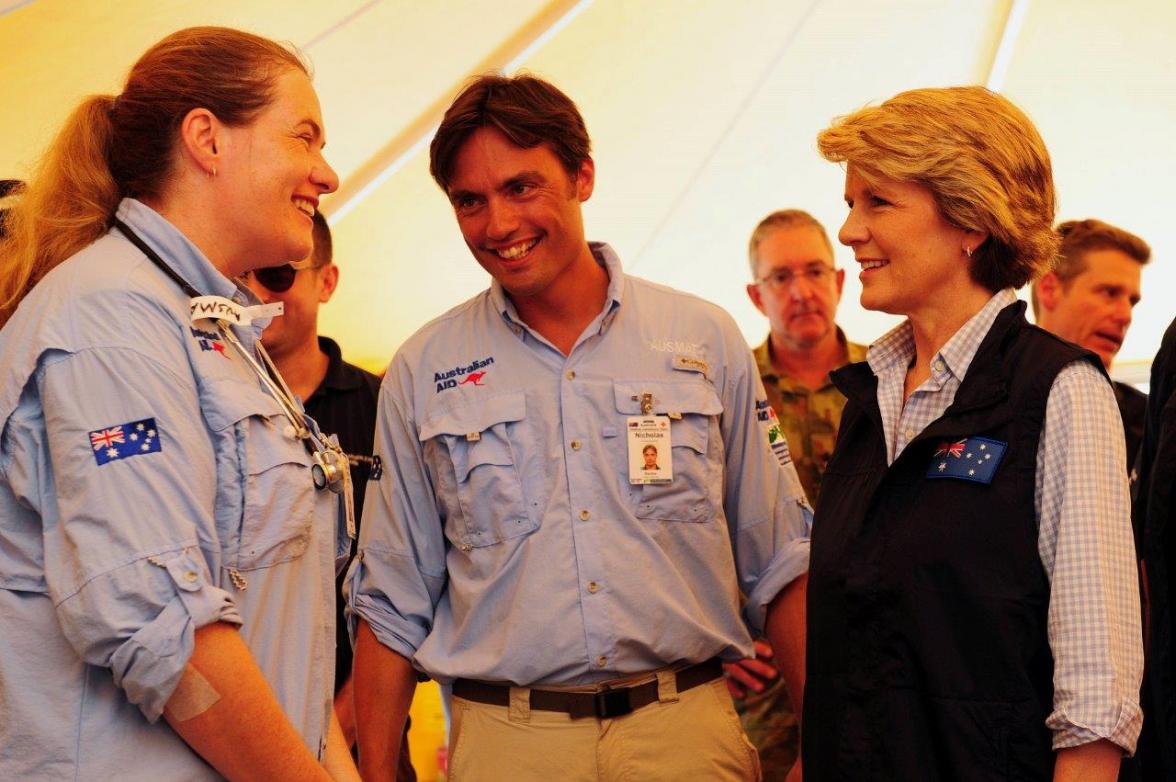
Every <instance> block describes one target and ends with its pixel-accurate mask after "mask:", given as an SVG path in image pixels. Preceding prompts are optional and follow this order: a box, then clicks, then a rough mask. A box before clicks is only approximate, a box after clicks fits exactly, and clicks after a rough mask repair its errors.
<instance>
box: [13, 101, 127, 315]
mask: <svg viewBox="0 0 1176 782" xmlns="http://www.w3.org/2000/svg"><path fill="white" fill-rule="evenodd" d="M113 102H114V98H112V97H111V96H109V95H95V96H91V97H89V98H87V99H86V100H85V101H83V102H82V104H81V105H80V106H78V107H77V108H76V109H75V110H74V112H73V114H71V115H70V117H69V119H68V120H67V121H66V123H65V127H64V128H62V130H61V131H60V132H59V133H58V135H57V138H55V139H54V140H53V143H52V144H51V145H50V146H49V149H48V150H47V151H46V153H45V156H44V157H43V158H42V160H41V162H40V165H39V166H38V167H37V169H36V171H35V172H34V174H33V176H32V178H31V179H30V181H29V183H28V185H27V186H26V188H25V189H24V192H23V193H22V194H21V195H20V196H19V197H18V199H17V201H16V204H15V206H13V207H12V209H11V211H10V212H9V213H8V215H7V218H6V222H5V229H6V233H7V235H6V237H5V238H4V240H3V242H2V243H0V326H2V325H4V324H5V323H7V322H8V318H9V317H11V316H12V313H13V312H14V311H15V310H16V307H17V305H18V304H20V301H21V299H23V298H24V296H25V294H27V293H28V292H29V291H30V290H31V289H32V287H33V286H34V285H36V284H37V282H38V281H39V280H40V279H41V278H42V277H44V276H45V275H46V274H48V273H49V271H50V270H51V269H52V268H53V267H54V266H56V265H57V264H59V263H61V262H62V261H64V260H65V259H66V258H68V257H70V256H71V255H73V254H74V253H76V252H78V251H79V250H81V249H82V248H83V247H85V246H86V245H88V244H90V243H91V242H93V241H94V240H95V239H97V238H98V237H99V236H101V235H102V234H103V233H104V232H105V231H106V230H107V228H108V226H109V222H110V218H111V216H112V215H113V214H114V210H115V209H116V208H117V206H118V202H119V188H118V185H117V184H116V183H115V181H114V177H113V176H112V175H111V173H110V163H109V154H108V150H109V147H110V140H111V135H112V128H111V122H110V107H111V105H112V104H113Z"/></svg>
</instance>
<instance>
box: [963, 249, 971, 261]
mask: <svg viewBox="0 0 1176 782" xmlns="http://www.w3.org/2000/svg"><path fill="white" fill-rule="evenodd" d="M964 255H966V256H968V257H969V258H971V257H972V248H971V247H965V248H964Z"/></svg>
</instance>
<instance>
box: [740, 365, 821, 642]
mask: <svg viewBox="0 0 1176 782" xmlns="http://www.w3.org/2000/svg"><path fill="white" fill-rule="evenodd" d="M739 348H742V349H739ZM728 349H729V351H730V353H729V356H730V357H729V365H728V370H727V372H728V374H727V378H726V383H725V388H724V400H723V420H722V428H723V441H724V443H725V444H726V449H727V451H726V464H725V465H724V468H725V474H726V485H725V486H724V503H723V504H724V509H725V511H726V515H727V520H728V524H729V525H730V531H731V545H732V548H733V550H734V552H735V565H736V568H737V571H738V575H739V587H740V590H741V591H742V592H743V594H744V595H746V596H747V601H746V602H745V603H744V607H743V613H744V619H745V621H746V623H747V626H748V629H749V630H750V631H751V632H752V634H753V635H754V636H756V637H761V636H762V635H763V632H764V621H765V618H766V613H767V608H768V604H769V603H771V602H772V600H773V599H774V598H775V597H776V595H778V594H779V593H780V591H781V590H783V589H784V587H786V586H788V584H790V583H792V581H794V580H795V579H796V578H797V577H798V576H800V575H802V574H803V573H806V572H808V563H809V533H810V531H811V528H812V519H813V515H812V508H811V507H810V506H809V504H808V500H807V499H806V498H805V495H804V488H803V487H802V486H801V483H800V478H799V477H798V476H797V474H796V467H795V466H794V465H793V464H792V460H791V457H790V456H789V454H788V444H787V443H786V442H785V441H784V435H783V433H782V432H781V431H780V428H779V426H778V425H777V424H776V418H775V413H774V412H773V411H772V408H771V405H769V404H768V398H767V394H765V393H764V388H763V384H762V382H761V381H760V378H759V372H758V370H757V369H756V366H755V359H754V357H753V355H752V353H751V351H750V350H748V349H747V348H746V345H742V344H740V345H738V346H736V345H732V346H729V348H728Z"/></svg>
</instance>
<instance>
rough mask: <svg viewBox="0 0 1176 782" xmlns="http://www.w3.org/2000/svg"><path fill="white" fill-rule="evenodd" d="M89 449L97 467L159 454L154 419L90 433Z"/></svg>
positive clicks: (157, 435) (157, 430) (159, 448)
mask: <svg viewBox="0 0 1176 782" xmlns="http://www.w3.org/2000/svg"><path fill="white" fill-rule="evenodd" d="M90 448H92V449H93V451H94V459H95V461H97V462H98V466H102V465H104V464H110V463H111V462H121V461H122V460H123V459H129V458H131V457H132V456H142V455H144V454H148V453H159V451H160V450H161V447H160V444H159V429H158V428H157V427H156V426H155V419H154V418H144V419H143V420H142V421H130V422H128V423H125V424H118V425H117V426H108V427H106V428H105V429H99V430H97V431H94V432H90Z"/></svg>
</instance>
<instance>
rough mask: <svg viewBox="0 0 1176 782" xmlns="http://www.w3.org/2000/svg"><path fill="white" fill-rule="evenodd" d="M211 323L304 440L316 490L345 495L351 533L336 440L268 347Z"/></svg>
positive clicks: (347, 479)
mask: <svg viewBox="0 0 1176 782" xmlns="http://www.w3.org/2000/svg"><path fill="white" fill-rule="evenodd" d="M114 226H115V227H116V228H118V230H119V231H120V232H121V233H122V235H123V236H125V237H126V238H127V240H128V241H130V243H131V244H133V245H135V247H137V248H139V250H140V251H141V252H142V253H143V254H144V255H146V256H147V257H148V258H149V259H150V260H151V262H152V263H154V264H155V265H156V266H158V267H159V270H160V271H162V272H163V273H164V274H166V275H167V276H168V277H170V278H171V280H172V281H173V282H175V283H176V284H177V285H179V286H180V288H181V289H182V290H183V291H184V293H186V294H187V295H188V296H189V297H190V298H191V299H192V300H197V299H205V298H207V297H205V296H203V295H202V294H201V293H200V292H199V291H197V290H196V289H195V288H193V287H192V286H191V285H190V284H189V283H188V281H187V280H185V279H184V278H183V277H181V276H180V275H179V273H178V272H176V270H175V269H173V268H172V267H171V266H170V265H169V264H168V263H167V261H165V260H163V258H161V257H160V256H159V253H157V252H155V250H154V249H152V248H151V246H150V245H148V244H147V243H146V242H144V241H143V239H142V238H140V237H139V235H138V234H136V233H135V232H134V231H133V230H131V228H130V226H128V225H127V224H126V223H124V222H123V221H122V220H120V219H118V218H117V217H115V218H114ZM209 320H213V321H214V322H215V323H216V327H217V331H218V332H219V333H220V335H221V336H222V337H223V338H224V340H225V341H226V342H228V343H229V344H230V345H232V347H233V349H234V350H235V351H236V352H237V354H238V355H239V356H241V358H242V359H244V360H245V363H246V364H247V365H248V366H249V368H250V369H252V370H253V373H254V374H255V375H256V376H257V378H258V380H260V381H261V384H262V386H263V387H264V388H265V389H266V391H267V392H268V393H269V395H270V396H271V397H273V399H274V401H276V402H277V403H278V407H279V408H281V410H282V415H283V416H284V417H285V418H286V420H287V421H288V422H289V427H288V428H287V434H292V436H293V437H295V438H297V439H298V440H301V441H302V444H303V446H305V448H306V450H307V452H308V453H309V454H310V457H311V459H312V460H313V462H314V463H313V464H312V465H311V468H310V473H311V478H312V479H313V480H314V487H315V488H316V489H318V490H320V491H321V490H323V489H329V490H330V491H332V492H334V493H335V494H342V495H343V498H344V502H345V509H346V514H347V527H348V532H350V531H351V530H352V528H353V525H354V523H355V522H354V521H353V519H354V517H355V511H354V510H353V504H352V503H353V498H352V491H351V471H350V469H349V466H348V460H347V454H345V453H344V452H343V449H342V448H341V447H340V446H339V444H338V441H337V440H329V439H326V438H324V437H322V436H320V435H318V434H317V433H315V431H314V430H313V429H312V428H311V427H309V426H307V425H306V416H305V415H303V414H302V410H301V408H300V406H299V404H298V402H297V401H296V400H295V398H294V394H293V393H292V392H291V391H290V387H289V386H287V385H286V381H285V380H284V379H283V378H282V375H281V373H280V372H278V368H277V367H276V366H274V362H273V360H272V359H271V358H270V357H269V354H268V353H266V351H265V348H264V347H262V345H261V343H260V342H258V343H257V344H256V345H255V349H256V350H257V355H258V356H259V357H260V359H261V360H260V362H259V361H258V359H257V358H254V356H253V354H252V353H250V352H249V351H248V350H247V349H246V348H245V346H244V345H242V344H241V341H240V340H239V339H237V335H236V334H234V333H233V329H232V328H230V327H229V324H228V322H227V321H225V320H224V319H223V318H209Z"/></svg>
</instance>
